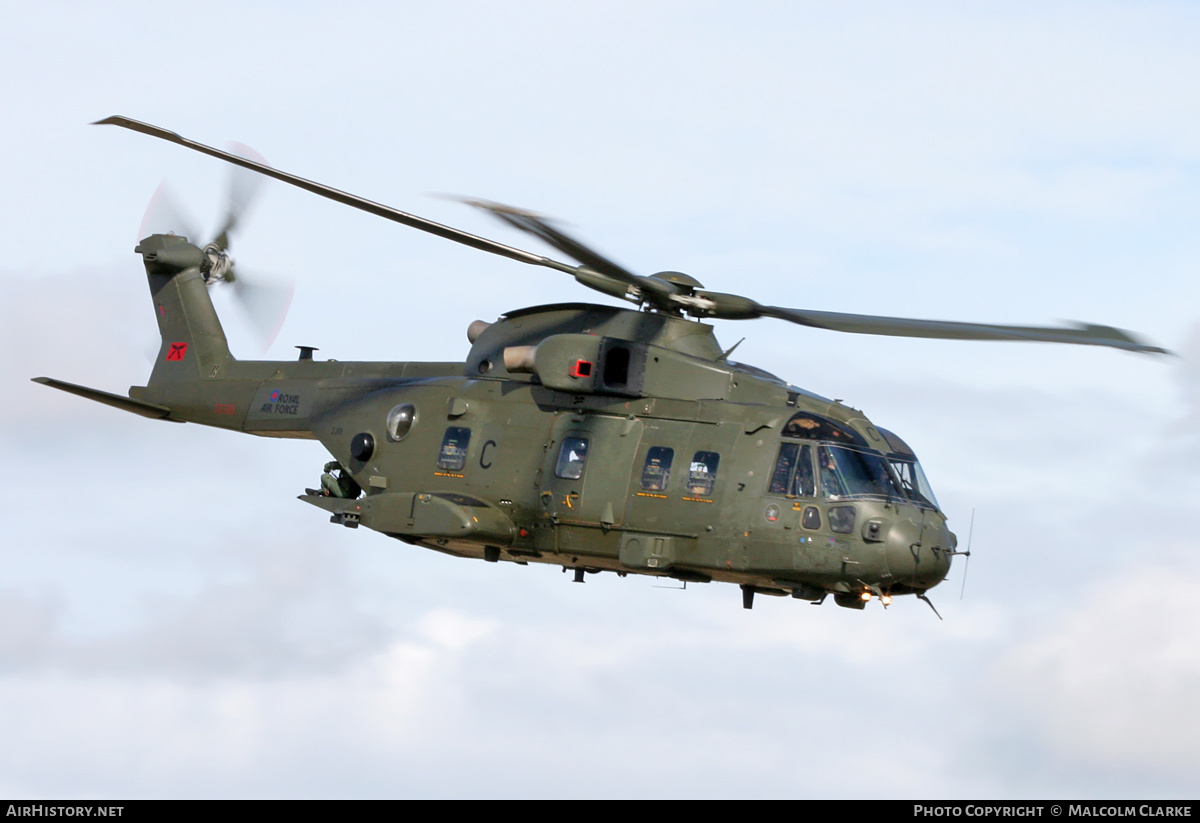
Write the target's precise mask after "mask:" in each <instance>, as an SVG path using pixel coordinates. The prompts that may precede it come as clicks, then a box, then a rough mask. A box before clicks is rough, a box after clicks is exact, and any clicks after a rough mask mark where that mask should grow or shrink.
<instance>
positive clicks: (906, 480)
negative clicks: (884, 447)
mask: <svg viewBox="0 0 1200 823" xmlns="http://www.w3.org/2000/svg"><path fill="white" fill-rule="evenodd" d="M887 459H888V463H890V464H891V466H892V471H893V472H895V473H896V477H898V478H899V479H900V486H901V487H902V488H903V489H904V493H905V494H906V495H908V499H909V500H911V501H913V502H914V503H916V504H917V505H918V506H929V507H932V508H935V509H937V508H939V506H938V502H937V498H936V497H934V496H933V488H932V487H931V486H930V485H929V480H928V479H927V478H926V477H925V472H923V471H922V470H921V464H920V463H918V462H917V460H916V458H915V457H911V456H909V455H902V454H889V455H888V457H887Z"/></svg>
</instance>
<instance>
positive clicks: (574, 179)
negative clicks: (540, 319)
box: [0, 0, 1200, 798]
mask: <svg viewBox="0 0 1200 823" xmlns="http://www.w3.org/2000/svg"><path fill="white" fill-rule="evenodd" d="M1198 39H1200V7H1198V6H1197V5H1195V4H1193V3H1184V2H1180V3H1166V2H1163V3H1145V2H1140V3H1132V2H1107V3H1106V2H1089V3H1075V2H1040V3H1025V2H1004V3H989V2H982V3H973V4H958V3H938V2H916V3H908V4H903V5H902V6H901V5H897V4H891V3H870V2H862V3H844V4H836V5H832V4H822V3H799V2H789V3H765V2H757V3H756V2H750V3H739V4H736V6H735V5H734V4H729V3H704V2H686V3H684V2H678V3H674V2H649V3H647V2H640V3H626V2H603V3H599V2H576V3H572V4H569V5H568V4H562V3H549V2H544V3H539V2H521V1H520V0H518V1H517V2H512V3H504V4H495V3H482V2H447V3H438V4H429V3H410V2H391V3H366V2H345V3H340V4H338V5H337V7H336V9H335V8H333V7H331V6H330V5H329V4H320V3H305V2H293V3H278V2H254V0H243V2H239V3H236V4H234V3H226V2H213V3H210V4H207V5H206V7H205V8H204V10H203V11H202V12H201V11H200V10H198V9H197V8H196V7H194V6H183V5H179V6H166V7H164V6H163V5H162V4H150V3H138V2H122V1H121V0H115V1H114V2H111V3H107V4H104V5H103V6H99V5H95V4H83V3H68V2H60V3H54V2H51V3H44V4H16V3H10V4H7V5H6V6H4V7H3V8H0V69H2V70H3V75H4V76H5V77H6V78H7V79H6V81H5V83H3V84H2V85H0V103H2V104H3V111H5V112H6V113H7V117H6V124H7V128H5V129H4V130H3V131H2V132H0V147H2V149H3V156H4V158H5V160H4V162H2V163H0V190H2V191H3V192H4V193H5V197H4V198H3V199H2V200H0V214H2V216H3V220H2V221H0V241H2V243H0V246H2V248H3V249H4V258H3V260H0V278H3V283H4V286H5V289H4V297H3V298H2V299H0V336H2V337H0V340H2V342H3V351H4V353H5V354H4V357H3V358H2V359H0V381H2V382H0V385H2V386H3V391H4V394H5V397H6V398H7V402H6V403H5V404H3V407H2V408H0V454H2V455H3V457H4V463H5V471H4V472H3V475H2V476H0V489H3V491H4V493H5V495H4V496H5V499H6V500H7V501H8V502H7V504H6V507H5V514H6V516H5V517H4V518H3V520H2V521H0V739H3V740H4V741H5V746H3V747H0V796H7V797H18V796H20V797H56V798H79V797H95V798H128V797H168V798H169V797H800V798H809V797H834V798H857V797H884V798H891V797H905V798H908V797H913V798H980V797H988V798H1009V797H1011V798H1037V797H1045V798H1052V797H1086V798H1131V797H1163V798H1170V797H1192V798H1194V797H1195V796H1196V795H1197V794H1198V793H1200V778H1198V777H1197V775H1200V704H1198V703H1197V701H1196V700H1195V696H1196V695H1197V694H1200V616H1198V612H1197V609H1196V608H1195V607H1194V605H1193V604H1191V602H1190V601H1189V600H1188V597H1189V595H1188V594H1187V592H1188V587H1189V586H1190V584H1191V582H1192V581H1194V580H1195V579H1196V578H1195V577H1193V575H1197V574H1200V551H1198V550H1200V534H1198V533H1197V531H1196V529H1195V528H1194V524H1195V523H1196V522H1200V475H1198V473H1197V471H1196V466H1197V465H1198V464H1200V366H1198V365H1197V362H1198V360H1197V358H1200V308H1198V306H1200V301H1198V297H1200V278H1198V277H1197V268H1198V266H1200V264H1198V263H1197V261H1198V260H1200V235H1197V233H1196V232H1195V230H1194V217H1195V215H1196V214H1197V209H1198V208H1200V105H1197V103H1198V102H1200V101H1197V95H1198V94H1200V91H1198V88H1200V86H1198V85H1197V83H1196V78H1197V77H1198V76H1200V53H1198V52H1197V51H1196V49H1195V43H1196V42H1197V40H1198ZM113 114H123V115H126V116H129V117H133V118H135V119H139V120H143V121H147V122H151V123H155V124H157V125H160V126H163V127H166V128H169V129H172V130H175V131H177V132H179V133H181V134H184V135H185V136H188V137H191V138H194V139H196V140H199V141H201V142H205V143H208V144H211V145H217V146H225V145H227V144H229V143H230V142H232V141H238V142H240V143H244V144H246V145H249V146H251V147H253V148H254V149H255V150H256V151H258V152H259V153H261V154H262V155H263V156H264V157H265V158H266V159H267V160H268V161H269V162H270V163H272V164H273V165H275V166H277V167H279V168H282V169H286V170H288V171H291V172H293V173H296V174H299V175H301V176H305V177H308V178H311V179H315V180H319V181H321V182H324V183H327V184H329V185H332V186H335V187H338V188H341V189H344V190H347V191H351V192H354V193H356V194H360V195H362V196H365V197H368V198H371V199H374V200H377V201H380V202H384V203H387V204H389V205H392V206H395V207H397V208H400V209H405V210H408V211H411V212H415V213H417V214H420V215H423V216H426V217H429V218H432V219H435V220H438V221H440V222H445V223H449V224H451V225H455V226H458V227H461V228H463V229H466V230H468V231H472V232H475V233H481V234H485V235H486V236H489V237H493V238H495V239H497V240H500V241H501V242H506V243H510V244H513V245H517V246H520V247H523V248H529V249H530V250H533V251H537V252H540V253H542V252H546V251H547V250H545V249H542V248H539V247H537V246H536V241H534V240H532V239H530V238H526V237H523V236H516V235H514V234H512V233H509V230H507V229H505V228H504V227H503V226H501V225H499V224H498V223H492V222H489V221H488V220H487V218H486V216H485V215H482V214H478V213H475V212H473V211H472V210H470V209H467V208H465V207H463V206H462V205H460V204H456V203H454V202H452V201H450V200H447V199H445V198H441V197H438V196H437V195H442V194H453V195H465V196H475V197H483V198H488V199H493V200H498V201H502V202H509V203H514V204H517V205H521V206H524V207H527V208H531V209H535V210H537V211H539V212H542V213H545V214H549V215H552V216H554V217H556V218H559V219H561V220H562V221H563V223H564V224H565V225H566V226H568V228H569V230H570V231H572V232H573V233H575V234H576V235H578V236H579V237H580V238H581V239H583V240H585V242H588V243H590V244H592V245H593V246H595V247H596V248H597V249H599V250H601V251H603V252H604V253H606V254H608V255H609V256H611V257H612V258H614V259H616V260H617V261H619V262H621V263H622V264H624V265H626V266H627V267H629V268H630V269H632V270H634V271H637V272H640V273H643V274H649V273H652V272H654V271H659V270H663V269H672V270H680V271H685V272H688V273H689V274H691V275H692V276H694V277H696V278H698V279H699V280H700V281H702V282H703V283H704V284H705V285H706V286H707V287H709V288H711V289H714V290H718V291H729V292H736V293H739V294H745V295H747V296H750V297H753V298H754V299H756V300H759V301H760V302H764V303H769V304H772V305H780V306H795V307H802V308H812V309H821V310H829V311H849V312H857V313H870V314H884V315H894V316H902V317H925V318H934V319H947V320H960V321H970V322H993V323H1014V324H1028V325H1037V324H1052V323H1055V322H1058V321H1060V320H1084V321H1089V322H1095V323H1103V324H1108V325H1114V326H1118V327H1122V328H1127V329H1132V330H1136V331H1137V332H1139V333H1141V334H1143V335H1144V336H1146V337H1147V338H1148V339H1150V340H1152V341H1153V342H1155V343H1157V344H1158V345H1161V346H1164V347H1166V348H1169V349H1171V350H1173V351H1174V352H1176V354H1177V356H1173V357H1158V358H1155V357H1149V356H1143V355H1135V354H1129V353H1125V352H1118V351H1110V350H1100V349H1093V348H1090V347H1071V346H1050V345H1037V344H1021V343H969V342H960V343H955V342H943V341H919V340H899V339H892V338H882V337H867V336H857V335H843V334H834V333H830V332H823V331H817V330H810V329H804V328H799V327H796V326H792V325H789V324H785V323H780V322H773V321H766V320H762V321H755V322H753V323H746V322H742V323H734V322H730V321H716V322H714V326H715V329H716V334H717V336H718V339H719V340H720V341H721V342H722V343H723V344H724V345H725V346H726V347H728V346H730V345H732V344H733V343H735V342H737V341H738V340H739V339H741V338H743V337H744V338H746V339H745V342H744V343H742V344H741V346H740V347H739V349H738V354H737V357H738V359H739V360H741V361H743V362H747V363H751V364H754V365H757V366H760V367H763V368H766V369H768V370H770V371H772V372H775V373H777V374H780V375H781V376H783V377H785V378H786V379H788V380H789V381H791V382H793V383H795V384H797V385H800V386H803V387H804V388H806V389H809V390H811V391H815V392H818V393H820V394H823V395H826V396H830V397H837V398H842V399H844V400H845V401H846V402H847V403H849V404H851V405H853V406H855V407H858V408H861V409H863V410H864V411H865V412H866V414H867V415H868V416H869V417H870V418H871V419H872V420H873V421H874V422H876V423H878V424H879V425H883V426H885V427H887V428H889V429H892V430H894V431H896V432H897V433H899V434H900V435H901V436H902V437H903V438H904V439H905V440H906V441H908V442H909V444H910V445H912V446H913V447H914V448H915V449H916V451H917V453H918V454H919V455H920V457H921V459H922V463H923V464H924V466H925V469H926V471H927V473H928V475H929V477H930V480H931V482H932V484H933V487H934V490H935V491H936V493H937V495H938V498H939V500H940V502H941V504H942V505H943V507H944V509H945V511H946V513H947V515H948V517H949V519H950V525H951V528H952V529H954V530H955V531H956V532H957V533H958V535H959V539H960V542H962V543H966V541H967V536H968V533H969V534H970V539H971V550H972V558H971V562H970V566H969V575H967V578H966V580H965V584H964V580H963V574H964V568H963V566H964V564H962V563H960V562H956V564H955V567H954V568H953V570H952V572H951V575H950V578H949V579H948V580H947V581H946V582H945V583H943V584H942V585H941V586H939V587H938V588H936V589H934V590H933V591H932V592H931V598H932V600H933V602H934V604H935V605H936V606H937V608H938V611H939V612H940V613H941V615H942V617H944V620H941V621H939V620H938V619H937V617H936V616H935V615H934V614H933V612H932V611H930V610H929V609H928V607H926V606H925V605H924V604H923V603H920V602H918V601H916V600H914V599H913V598H911V597H909V598H898V599H897V602H896V603H895V604H894V605H893V606H892V607H891V608H890V609H888V610H886V611H885V610H884V609H882V608H881V607H880V606H879V605H878V604H877V603H874V604H872V605H871V606H870V607H868V608H867V609H866V610H865V611H862V612H859V611H853V610H848V609H839V608H837V607H835V606H834V605H833V604H832V602H828V603H826V604H825V605H824V606H821V607H818V608H814V607H812V606H810V605H808V604H807V603H804V602H802V601H796V600H791V599H782V598H759V599H758V602H757V603H756V604H755V608H754V609H753V610H751V611H746V610H743V609H742V608H741V595H740V592H739V591H738V589H737V588H736V587H733V586H728V585H721V584H710V585H691V586H688V587H687V588H686V590H680V589H679V588H677V587H674V588H673V587H671V586H668V585H664V584H662V583H658V582H656V581H655V580H653V579H651V578H635V577H629V578H625V579H618V578H616V577H615V576H612V575H594V576H590V577H589V579H588V582H587V584H586V585H582V586H581V585H576V584H573V583H571V582H570V579H571V577H570V575H564V574H561V573H560V571H559V570H558V569H555V568H553V567H536V566H530V567H518V566H515V565H512V564H504V563H502V564H485V563H482V562H478V561H467V560H461V559H455V558H450V557H445V556H442V555H439V554H437V553H434V552H430V551H426V550H421V549H417V548H415V547H410V546H406V545H404V544H401V543H399V542H398V541H395V540H391V539H388V538H386V537H384V536H382V535H378V534H375V533H372V532H369V531H367V530H362V529H360V530H357V531H352V530H347V529H340V528H336V527H334V526H332V525H330V524H329V523H328V522H327V518H326V517H325V516H323V514H322V513H321V512H320V511H318V510H316V509H313V508H311V507H309V506H305V505H304V504H302V503H300V502H299V501H297V500H296V499H295V497H296V495H297V494H300V493H301V491H302V489H303V488H304V487H305V486H313V485H315V484H316V481H317V479H318V476H319V473H320V468H321V465H322V464H323V462H324V460H325V459H326V457H325V454H324V452H323V450H322V449H321V447H320V445H319V444H317V443H315V442H296V441H284V440H267V439H259V438H253V437H247V436H241V435H235V434H233V433H228V432H220V431H215V430H209V429H205V428H203V427H199V426H193V425H172V424H167V423H161V422H157V421H150V420H146V419H143V418H140V417H136V416H134V415H129V414H124V413H121V412H119V411H116V410H113V409H110V408H107V407H104V406H100V405H97V404H92V403H88V402H86V401H84V400H82V399H79V398H75V397H72V396H69V395H65V394H61V393H59V392H53V391H50V390H48V389H46V388H44V387H42V386H38V385H35V384H33V383H31V382H29V378H31V377H35V376H39V375H49V376H53V377H57V378H60V379H63V380H67V381H71V382H77V383H84V384H87V385H90V386H95V387H98V388H101V389H105V390H109V391H116V392H123V391H124V390H125V389H126V388H127V387H128V386H130V385H140V384H143V383H144V382H145V379H146V377H147V375H148V373H149V369H150V364H149V361H148V358H149V356H150V355H148V354H147V351H148V350H150V351H153V350H154V348H155V347H156V346H157V343H156V338H155V334H154V321H153V317H152V315H151V307H150V301H149V300H148V299H147V296H146V292H145V288H146V287H145V278H144V275H143V273H142V269H141V265H140V261H139V259H138V258H137V256H136V255H134V254H133V251H132V250H133V246H134V245H135V244H136V241H137V239H138V237H137V235H138V227H139V225H140V224H141V221H142V218H143V214H144V212H145V211H146V207H147V204H148V202H149V201H150V199H151V197H152V195H153V193H154V192H155V190H156V188H157V187H158V186H159V184H160V183H161V182H162V181H163V180H169V181H170V184H171V187H172V190H173V192H174V193H175V196H176V199H178V200H179V201H181V202H183V203H185V204H186V206H187V209H188V210H189V211H190V212H191V213H192V214H193V215H194V216H195V218H194V219H196V220H197V221H198V223H199V224H200V225H205V226H208V227H209V229H206V230H211V228H212V227H215V226H216V225H217V223H218V221H219V215H220V210H221V207H222V198H223V197H224V194H223V191H224V188H225V186H226V182H227V176H226V175H227V170H226V169H225V168H223V167H222V164H221V163H220V162H219V161H217V160H214V159H211V158H207V157H203V156H200V155H197V154H193V153H191V152H188V151H187V150H185V149H183V148H181V147H178V146H173V145H170V144H168V143H164V142H161V141H156V140H153V139H151V138H149V137H146V136H144V135H140V134H135V133H132V132H128V131H124V130H122V129H117V128H112V127H107V126H105V127H97V126H91V125H88V124H89V123H91V122H93V121H95V120H98V119H101V118H103V117H106V116H109V115H113ZM233 251H234V253H235V255H236V256H237V258H238V261H239V267H240V270H241V271H242V272H243V274H248V273H255V275H256V276H261V277H262V278H264V279H272V278H274V279H277V280H291V281H293V282H294V283H295V286H296V292H295V298H294V300H293V304H292V310H291V312H290V314H289V315H288V317H287V320H286V322H285V324H284V326H283V328H282V331H281V333H280V335H279V337H278V339H277V340H276V342H275V343H274V345H273V346H272V347H271V349H270V350H269V352H268V353H267V356H268V357H273V358H277V359H292V358H293V357H294V356H295V351H294V349H293V348H292V347H293V346H295V345H298V344H304V345H312V346H318V347H320V352H319V354H318V356H322V357H332V358H336V359H338V360H434V361H437V360H459V359H462V358H463V357H464V356H465V355H466V353H467V351H468V343H467V340H466V334H465V330H466V327H467V325H468V324H469V323H470V322H471V321H472V320H475V319H485V320H493V319H495V318H496V317H497V316H498V315H500V314H501V313H503V312H505V311H507V310H511V309H515V308H519V307H522V306H527V305H533V304H538V303H550V302H560V301H578V300H593V299H594V300H597V301H598V302H603V301H604V300H605V298H603V297H602V296H600V295H597V294H595V293H593V292H586V291H583V290H581V289H580V287H579V286H577V285H576V284H575V283H574V281H573V280H572V279H571V278H569V277H566V276H563V275H560V274H557V273H555V272H552V271H549V270H545V269H539V268H534V267H529V266H523V265H520V264H518V263H515V262H513V261H509V260H505V259H501V258H498V257H492V256H488V255H485V254H482V253H480V252H476V251H473V250H471V249H466V248H463V247H458V246H455V245H453V244H450V243H447V242H445V241H441V240H438V239H437V238H433V237H430V236H426V235H423V234H420V233H419V232H414V231H412V230H409V229H406V228H404V227H401V226H397V225H394V224H391V223H388V222H386V221H381V220H379V219H377V218H374V217H371V216H369V215H366V214H362V213H359V212H355V211H353V210H350V209H347V208H345V207H341V206H338V205H336V204H333V203H330V202H327V201H324V200H321V199H319V198H316V197H314V196H313V195H310V194H307V193H305V192H301V191H298V190H294V189H290V188H288V187H286V186H284V185H282V184H278V183H271V184H268V185H267V186H265V187H264V189H263V191H262V194H261V197H260V198H259V200H258V202H257V203H256V207H255V210H254V212H253V214H252V215H251V216H250V218H249V219H248V221H247V223H246V224H245V225H244V226H243V229H242V233H241V234H240V235H239V236H238V237H237V238H236V241H235V245H234V247H233ZM217 303H218V309H219V310H220V311H221V312H222V318H223V320H225V321H226V327H227V330H228V332H229V336H230V340H231V345H232V347H233V349H234V351H235V354H238V355H239V356H243V357H248V358H255V357H259V356H260V354H261V349H259V348H257V346H258V343H257V342H256V340H255V338H254V335H253V334H252V333H251V331H250V330H249V329H248V328H247V327H246V325H245V324H244V323H243V322H242V321H241V319H240V317H239V316H238V314H237V312H236V309H234V308H233V307H232V306H231V305H229V303H228V301H226V300H225V299H224V296H223V295H217ZM972 518H973V522H974V525H973V527H972V526H971V523H972Z"/></svg>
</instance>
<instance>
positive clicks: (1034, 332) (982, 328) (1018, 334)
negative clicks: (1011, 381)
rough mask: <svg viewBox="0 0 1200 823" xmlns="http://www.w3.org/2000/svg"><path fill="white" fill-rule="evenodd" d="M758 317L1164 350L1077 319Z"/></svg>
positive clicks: (870, 329)
mask: <svg viewBox="0 0 1200 823" xmlns="http://www.w3.org/2000/svg"><path fill="white" fill-rule="evenodd" d="M760 316H761V317H775V318H778V319H779V320H787V321H789V322H791V323H798V324H799V325H801V326H809V327H811V328H814V329H828V330H830V331H842V332H850V333H852V334H883V335H890V336H893V337H928V338H937V339H941V340H1032V341H1038V342H1042V343H1074V344H1077V345H1081V346H1108V347H1111V348H1114V349H1124V350H1126V351H1136V352H1148V353H1153V354H1168V353H1169V352H1167V350H1166V349H1160V348H1158V347H1157V346H1151V345H1149V344H1147V343H1144V342H1142V341H1141V340H1138V339H1137V338H1136V337H1134V336H1132V335H1131V334H1129V333H1128V332H1126V331H1123V330H1121V329H1114V328H1113V327H1112V326H1096V325H1092V324H1090V323H1077V324H1075V325H1074V327H1053V326H1050V327H1041V326H993V325H989V324H983V323H956V322H953V321H947V320H910V319H907V318H903V317H877V316H875V315H871V314H842V313H840V312H830V311H810V310H807V309H785V308H780V307H779V306H763V307H762V313H761V315H760Z"/></svg>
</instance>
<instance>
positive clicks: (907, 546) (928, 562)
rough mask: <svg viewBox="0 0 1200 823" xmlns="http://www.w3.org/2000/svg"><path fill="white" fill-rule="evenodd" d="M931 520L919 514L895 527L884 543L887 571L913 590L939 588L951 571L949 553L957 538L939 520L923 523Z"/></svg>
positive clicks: (894, 525) (898, 523)
mask: <svg viewBox="0 0 1200 823" xmlns="http://www.w3.org/2000/svg"><path fill="white" fill-rule="evenodd" d="M928 519H929V518H927V517H926V518H923V517H922V516H921V515H918V516H917V517H916V518H915V519H903V520H900V521H899V522H897V523H895V524H893V525H892V528H891V529H890V530H889V531H888V535H887V540H886V543H885V546H886V549H885V551H886V554H887V565H888V571H889V572H890V573H891V574H892V576H893V577H894V578H895V580H896V581H897V582H898V583H900V584H902V585H904V586H911V587H912V588H913V589H918V590H925V589H928V588H931V587H933V586H936V585H937V584H938V583H940V582H942V580H944V579H945V578H946V575H947V574H948V573H949V572H950V552H952V551H954V543H955V539H954V536H953V535H952V534H951V533H950V530H949V529H947V528H946V524H945V522H944V521H942V520H941V519H940V518H938V522H934V523H930V522H923V521H924V520H928Z"/></svg>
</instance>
